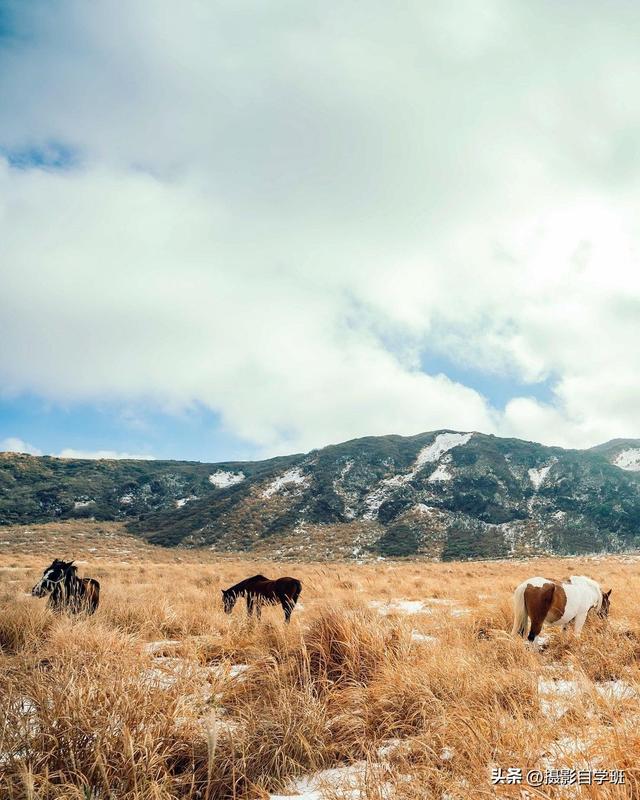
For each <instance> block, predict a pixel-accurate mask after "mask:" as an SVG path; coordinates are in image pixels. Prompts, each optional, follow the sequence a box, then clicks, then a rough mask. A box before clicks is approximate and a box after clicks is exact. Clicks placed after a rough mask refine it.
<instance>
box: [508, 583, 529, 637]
mask: <svg viewBox="0 0 640 800" xmlns="http://www.w3.org/2000/svg"><path fill="white" fill-rule="evenodd" d="M526 588H527V581H524V582H523V583H521V584H520V586H518V588H517V589H516V590H515V592H514V593H513V628H512V630H511V635H512V636H524V634H525V632H526V630H527V620H528V617H529V615H528V614H527V606H526V603H525V601H524V593H525V590H526Z"/></svg>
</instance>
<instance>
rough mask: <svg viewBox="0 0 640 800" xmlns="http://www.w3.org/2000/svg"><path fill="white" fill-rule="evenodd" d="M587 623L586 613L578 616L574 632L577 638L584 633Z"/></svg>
mask: <svg viewBox="0 0 640 800" xmlns="http://www.w3.org/2000/svg"><path fill="white" fill-rule="evenodd" d="M586 621H587V614H586V612H585V613H584V614H578V616H577V617H576V619H575V622H574V630H575V634H576V636H580V634H581V633H582V627H583V625H584V623H585V622H586Z"/></svg>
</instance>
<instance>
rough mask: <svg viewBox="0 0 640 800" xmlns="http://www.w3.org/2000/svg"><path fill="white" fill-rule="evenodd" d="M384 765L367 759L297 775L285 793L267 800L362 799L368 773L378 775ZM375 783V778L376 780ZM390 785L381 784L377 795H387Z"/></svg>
mask: <svg viewBox="0 0 640 800" xmlns="http://www.w3.org/2000/svg"><path fill="white" fill-rule="evenodd" d="M388 769H389V768H388V766H386V765H384V764H370V763H369V764H368V763H367V762H366V761H357V762H356V763H355V764H349V765H348V766H345V767H333V768H332V769H323V770H321V771H320V772H316V773H314V774H313V775H309V776H308V777H304V778H298V779H297V780H295V781H293V782H292V783H291V785H290V787H289V790H288V793H287V794H272V795H270V796H269V800H328V798H333V797H340V798H343V800H365V798H366V797H368V796H369V795H368V793H367V788H366V787H367V776H368V775H369V774H370V773H371V772H375V774H376V778H378V775H379V772H380V771H381V770H385V771H388ZM376 783H377V780H376ZM391 796H392V794H391V786H390V785H389V784H388V783H383V784H382V785H380V793H379V797H380V798H381V800H382V799H384V798H390V797H391Z"/></svg>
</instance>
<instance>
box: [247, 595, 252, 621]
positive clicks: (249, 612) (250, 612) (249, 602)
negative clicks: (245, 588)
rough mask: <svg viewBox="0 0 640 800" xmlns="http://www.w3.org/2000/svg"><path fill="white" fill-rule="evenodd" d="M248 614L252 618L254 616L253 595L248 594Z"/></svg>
mask: <svg viewBox="0 0 640 800" xmlns="http://www.w3.org/2000/svg"><path fill="white" fill-rule="evenodd" d="M247 614H248V615H249V616H251V615H252V614H253V595H252V594H250V593H249V592H247Z"/></svg>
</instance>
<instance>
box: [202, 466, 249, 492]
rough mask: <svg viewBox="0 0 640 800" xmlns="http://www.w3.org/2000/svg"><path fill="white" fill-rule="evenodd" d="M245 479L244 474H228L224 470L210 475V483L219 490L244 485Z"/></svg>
mask: <svg viewBox="0 0 640 800" xmlns="http://www.w3.org/2000/svg"><path fill="white" fill-rule="evenodd" d="M245 478H246V475H245V474H244V472H227V471H226V470H224V469H219V470H218V471H217V472H213V473H211V475H209V483H212V484H213V485H214V486H215V487H216V488H217V489H227V488H228V487H229V486H235V485H236V484H237V483H242V481H243V480H244V479H245Z"/></svg>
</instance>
